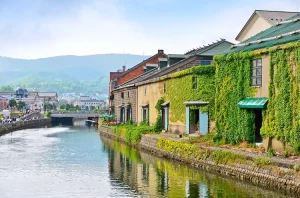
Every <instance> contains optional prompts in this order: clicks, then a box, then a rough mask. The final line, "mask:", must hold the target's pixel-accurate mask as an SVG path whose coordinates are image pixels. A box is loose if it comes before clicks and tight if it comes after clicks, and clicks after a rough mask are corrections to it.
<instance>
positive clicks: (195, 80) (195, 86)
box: [192, 76, 198, 89]
mask: <svg viewBox="0 0 300 198" xmlns="http://www.w3.org/2000/svg"><path fill="white" fill-rule="evenodd" d="M192 83H193V89H197V88H198V78H197V77H195V76H193V77H192Z"/></svg>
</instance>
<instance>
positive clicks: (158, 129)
mask: <svg viewBox="0 0 300 198" xmlns="http://www.w3.org/2000/svg"><path fill="white" fill-rule="evenodd" d="M163 103H164V99H163V98H161V99H159V100H158V101H157V103H156V105H155V109H156V113H157V118H156V122H155V124H154V131H156V132H161V131H162V130H163V129H164V126H163V125H162V116H161V113H160V111H161V105H162V104H163Z"/></svg>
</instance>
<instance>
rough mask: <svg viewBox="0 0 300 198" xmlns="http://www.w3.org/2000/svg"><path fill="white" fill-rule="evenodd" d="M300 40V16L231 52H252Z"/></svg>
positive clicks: (257, 35)
mask: <svg viewBox="0 0 300 198" xmlns="http://www.w3.org/2000/svg"><path fill="white" fill-rule="evenodd" d="M297 40H300V14H298V15H295V16H294V17H292V18H290V19H288V20H285V21H282V22H279V24H278V25H275V26H272V27H270V28H268V29H266V30H264V31H262V32H260V33H258V34H256V35H255V36H252V37H250V38H249V39H247V40H245V41H243V42H241V43H240V44H237V45H234V46H233V47H232V48H231V49H230V50H229V51H227V52H225V53H226V54H227V53H231V52H237V51H252V50H256V49H261V48H268V47H272V46H275V45H280V44H286V43H291V42H294V41H297Z"/></svg>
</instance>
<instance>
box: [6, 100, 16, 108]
mask: <svg viewBox="0 0 300 198" xmlns="http://www.w3.org/2000/svg"><path fill="white" fill-rule="evenodd" d="M8 105H9V106H10V107H11V108H13V107H16V106H17V101H16V100H15V99H11V100H10V101H9V102H8Z"/></svg>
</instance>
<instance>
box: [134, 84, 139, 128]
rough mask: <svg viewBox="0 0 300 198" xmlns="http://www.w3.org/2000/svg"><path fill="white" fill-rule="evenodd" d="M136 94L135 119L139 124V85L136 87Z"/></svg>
mask: <svg viewBox="0 0 300 198" xmlns="http://www.w3.org/2000/svg"><path fill="white" fill-rule="evenodd" d="M135 95H136V97H135V100H136V101H135V108H136V109H135V121H136V124H138V115H139V114H138V112H139V111H138V108H139V105H138V97H139V92H138V87H136V89H135Z"/></svg>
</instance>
